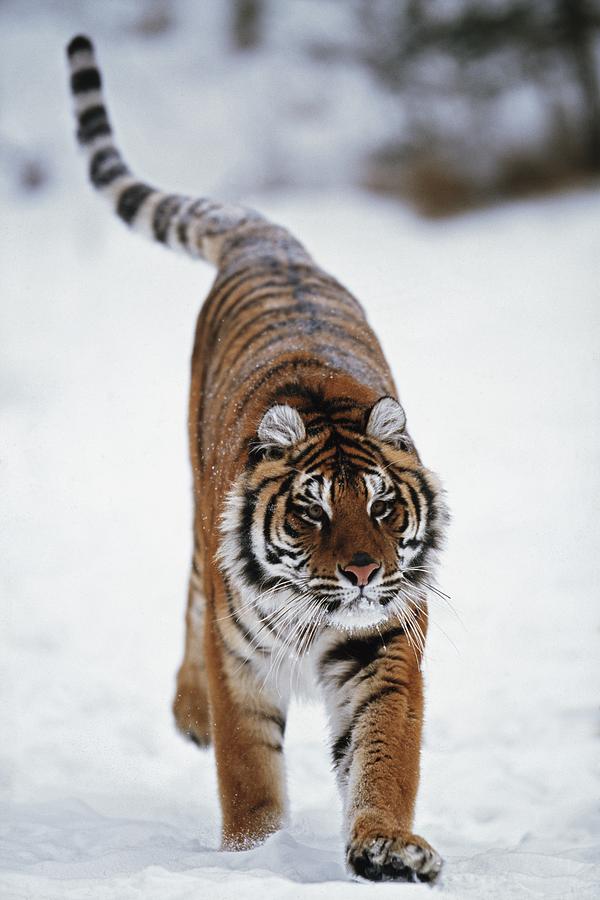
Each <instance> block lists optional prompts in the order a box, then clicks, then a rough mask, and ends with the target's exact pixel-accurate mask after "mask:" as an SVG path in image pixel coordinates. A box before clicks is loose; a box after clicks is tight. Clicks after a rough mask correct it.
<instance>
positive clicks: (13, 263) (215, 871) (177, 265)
mask: <svg viewBox="0 0 600 900" xmlns="http://www.w3.org/2000/svg"><path fill="white" fill-rule="evenodd" d="M59 24H60V23H59ZM26 25H27V23H26V22H25V20H23V22H22V23H21V24H20V26H19V27H20V30H19V29H18V28H17V25H14V28H13V32H12V33H13V36H14V47H13V45H12V44H10V42H8V41H6V40H5V41H4V42H3V43H4V50H5V55H4V60H3V62H2V65H3V67H4V66H7V63H10V61H11V60H12V61H13V62H16V59H17V55H18V54H21V53H22V48H23V46H27V47H29V48H30V49H31V50H32V52H36V53H37V55H38V58H39V60H40V67H41V75H40V76H39V78H38V79H37V80H36V82H35V84H33V82H32V81H29V80H27V72H26V71H25V68H24V67H23V66H21V67H19V66H17V65H15V67H14V70H13V74H12V75H11V71H7V80H6V83H7V85H8V88H7V90H6V97H5V100H6V105H7V120H8V121H9V122H11V121H14V122H16V121H17V120H18V119H19V103H18V101H19V97H21V98H22V97H23V96H25V97H28V98H29V100H30V104H31V105H30V107H29V109H30V110H31V109H35V110H38V109H39V112H40V121H41V123H42V124H41V126H40V128H41V130H42V131H44V129H47V133H48V134H50V133H52V135H53V136H52V141H53V144H52V146H53V153H54V154H55V159H56V160H60V163H57V165H59V173H60V178H59V180H58V181H57V183H55V184H54V185H53V186H50V187H49V188H48V189H47V190H46V192H45V193H42V194H37V195H31V196H30V197H29V198H27V197H25V198H23V197H20V196H16V195H15V194H14V192H13V193H8V194H7V195H6V197H5V202H4V229H3V231H4V234H3V240H2V242H0V271H1V272H2V323H1V331H2V334H3V337H4V352H3V356H2V361H1V362H0V367H1V368H0V372H1V376H2V377H1V382H0V383H1V385H2V399H3V404H2V409H3V413H2V427H1V430H0V461H1V469H0V473H1V475H0V477H1V479H2V488H1V490H2V498H3V500H2V528H1V532H0V556H1V558H2V560H3V566H2V570H1V575H0V577H1V582H0V583H1V590H2V599H3V603H2V607H1V612H0V616H1V626H0V646H1V652H0V679H1V683H2V685H3V688H4V690H3V698H2V701H1V703H0V733H1V734H2V736H3V740H2V742H1V743H0V808H1V813H0V896H1V897H2V898H3V900H5V898H6V900H17V898H19V900H20V898H26V897H32V896H35V897H43V898H44V900H54V898H61V900H63V898H67V900H69V898H73V900H80V898H83V897H94V898H102V900H104V898H106V900H112V898H119V900H128V898H144V900H152V898H161V900H171V898H173V900H175V898H176V900H183V898H188V897H189V898H192V897H194V898H203V897H207V898H208V897H210V898H219V900H221V898H223V900H225V898H236V900H237V898H240V897H244V898H246V897H248V898H252V897H257V896H260V897H261V898H262V900H269V898H286V897H298V896H301V897H306V898H313V897H314V898H325V897H326V898H327V900H336V898H348V897H351V898H357V900H359V898H360V897H362V896H364V897H366V896H373V894H372V892H373V891H377V892H382V893H383V894H384V895H385V896H391V895H393V896H403V897H404V896H406V897H410V896H419V895H420V896H423V897H424V896H428V894H427V892H428V890H429V889H428V888H427V887H426V886H417V885H389V884H388V885H379V886H376V887H374V886H373V885H368V884H359V883H353V882H350V881H348V880H347V876H346V874H345V872H344V868H343V846H342V840H341V837H340V830H341V809H340V804H339V800H338V797H337V793H336V788H335V784H334V779H333V775H332V773H331V770H330V764H329V755H328V751H327V741H326V723H325V719H324V716H323V713H322V711H321V710H320V708H319V707H316V706H310V705H297V706H295V707H294V709H293V710H292V715H291V718H290V724H289V732H288V734H287V735H286V755H287V764H288V772H289V793H290V820H289V824H288V825H287V826H286V828H285V829H284V830H283V831H282V832H280V833H279V834H277V835H275V836H274V837H272V838H271V839H270V840H269V841H267V843H266V844H265V845H264V846H262V847H259V848H256V849H254V850H252V851H248V852H244V853H237V854H234V853H223V852H220V851H219V850H218V849H217V848H218V840H219V836H218V832H219V813H218V803H217V796H216V785H215V773H214V762H213V758H212V754H211V753H210V752H203V751H199V750H198V749H197V748H196V747H194V746H192V745H191V744H187V743H185V742H184V741H183V740H182V739H181V738H180V737H179V736H178V735H177V734H176V733H175V731H174V728H173V725H172V721H171V715H170V710H169V705H170V702H171V699H172V692H173V688H174V674H175V670H176V667H177V665H178V663H179V660H180V654H181V652H182V647H183V611H184V605H185V593H186V581H187V568H188V564H189V558H190V553H191V540H190V538H191V528H190V523H191V503H190V482H191V479H190V472H189V467H188V463H187V458H186V455H187V450H186V430H185V418H186V401H187V398H186V391H187V382H188V369H189V355H190V350H191V342H192V336H193V329H194V323H195V317H196V315H197V311H198V308H199V305H200V302H201V299H202V297H203V296H204V295H205V294H206V291H207V290H208V288H209V285H210V283H211V280H212V277H213V272H212V271H211V269H210V268H209V267H208V266H205V265H203V264H201V263H193V262H190V261H188V260H185V259H181V258H179V257H176V256H175V255H173V254H169V253H168V252H166V251H164V250H162V249H161V248H158V247H156V246H152V245H150V244H148V243H144V242H143V241H141V240H137V239H135V238H134V237H132V236H130V235H129V234H127V232H126V230H125V229H124V228H123V227H122V226H121V224H120V223H118V222H117V221H113V220H112V219H110V217H109V216H108V214H107V211H106V209H105V208H104V206H103V204H102V202H101V200H99V199H98V198H95V197H93V196H92V195H91V191H90V190H89V188H88V187H87V185H86V184H85V181H84V174H83V172H82V160H81V159H78V158H77V153H76V150H75V148H74V146H72V141H71V137H72V126H71V123H70V121H69V118H68V114H67V106H66V99H65V97H64V96H63V95H61V93H60V90H61V88H62V86H63V84H64V80H65V76H64V70H63V68H62V59H61V57H60V47H61V45H62V43H63V42H64V39H65V38H66V37H68V36H69V35H66V34H64V33H62V25H61V27H60V28H59V27H58V25H57V24H54V25H53V24H52V23H51V22H47V23H43V27H42V26H39V28H38V30H37V31H36V30H35V29H34V28H33V26H31V27H29V26H28V25H27V27H26ZM73 30H75V28H74V29H73ZM17 38H19V39H20V40H21V43H19V40H17ZM23 41H24V42H25V43H24V44H23ZM50 45H52V46H53V48H55V49H56V53H55V58H52V59H51V62H49V61H48V58H44V52H45V53H46V57H48V52H47V51H48V46H50ZM44 48H45V51H44ZM43 51H44V52H43ZM53 52H54V50H53ZM155 52H156V51H155ZM109 55H110V54H109ZM102 56H103V58H104V57H105V56H106V53H105V52H104V48H103V52H102ZM125 59H126V55H125V53H124V51H123V49H121V51H120V60H121V61H120V65H121V67H122V66H123V60H125ZM106 65H107V68H108V62H107V64H106ZM137 65H141V63H140V61H139V60H137ZM138 71H139V70H138ZM134 77H135V73H134V74H133V75H132V74H131V73H129V74H128V73H127V72H126V71H123V70H122V71H121V73H120V74H117V73H114V74H113V73H112V72H111V81H113V80H115V79H116V82H117V83H119V79H120V84H121V85H126V83H127V82H129V83H130V87H129V88H128V89H127V90H125V88H124V94H125V97H127V96H128V91H129V94H131V95H133V94H134V93H135V92H134V89H133V87H132V86H131V83H132V82H133V81H134ZM165 77H166V76H165ZM60 79H62V81H61V80H60ZM21 83H22V84H23V85H24V87H23V91H22V92H21V94H19V91H18V90H17V87H18V86H19V87H20V85H21ZM44 86H45V87H44ZM48 86H50V87H51V89H52V96H48V100H47V105H46V106H44V105H43V103H42V101H41V99H40V98H41V97H43V95H44V94H43V92H44V90H46V91H47V90H48V89H49V88H48ZM188 93H189V89H188ZM125 102H126V101H125V100H121V103H120V104H117V103H115V104H113V105H114V106H115V107H117V106H119V107H120V108H119V109H118V110H117V109H115V113H114V115H115V119H116V120H117V121H118V133H119V135H121V134H123V139H122V142H123V145H124V149H125V152H126V156H127V157H128V159H130V160H131V162H132V163H133V164H134V165H136V166H138V167H139V168H140V171H143V172H144V173H148V174H149V175H151V176H153V177H154V178H155V180H157V181H158V180H160V181H161V184H162V183H164V186H165V187H171V186H174V187H178V186H180V187H182V188H183V189H187V190H194V184H195V183H196V182H198V181H201V180H202V178H203V177H204V176H205V175H206V181H205V183H206V185H207V186H208V187H210V188H211V189H214V186H215V185H216V184H217V182H218V180H219V179H218V177H217V176H216V175H214V176H213V175H212V168H211V167H213V166H216V162H215V160H214V159H211V160H209V163H208V164H204V163H203V162H202V160H200V161H198V155H197V154H198V147H197V145H195V144H194V142H193V141H192V142H191V145H190V146H191V148H192V149H186V148H185V146H183V145H184V144H185V141H184V138H182V139H181V144H182V145H181V146H180V144H179V141H178V138H177V135H178V115H179V113H178V112H177V110H176V112H175V115H174V117H173V118H174V121H175V124H171V125H169V124H168V123H169V118H170V115H171V110H170V109H169V107H168V106H167V107H166V108H165V107H160V105H159V107H158V109H157V113H156V116H155V117H153V116H151V115H149V114H148V113H146V116H147V118H146V119H144V120H143V121H142V120H137V124H136V123H135V122H133V121H132V120H133V119H134V115H133V112H131V114H130V115H129V119H130V124H129V126H127V125H125V126H124V127H121V126H122V119H123V118H127V116H124V115H123V113H124V110H125ZM180 102H181V104H182V106H183V104H184V101H180ZM117 111H118V113H119V115H117ZM26 112H27V111H25V113H24V112H23V110H21V111H20V117H21V118H20V122H21V127H22V129H23V133H27V129H28V127H29V126H30V121H31V119H32V116H31V115H30V114H29V113H27V114H26ZM216 121H217V120H216V119H214V118H213V119H212V122H213V123H216ZM127 127H128V128H129V131H127ZM136 128H137V129H138V131H139V133H138V134H137V136H136V135H135V134H133V132H134V131H135V129H136ZM155 128H156V129H158V131H157V132H156V134H155V132H154V129H155ZM215 128H216V131H215V130H213V131H212V132H211V138H210V140H211V141H213V142H214V146H215V147H216V146H217V145H219V146H220V145H222V146H223V151H224V153H226V152H227V146H226V145H227V144H228V142H229V141H230V140H231V134H230V125H227V126H226V123H225V124H224V125H223V127H222V128H221V130H220V131H219V129H218V128H217V126H216V124H215ZM184 130H185V129H184ZM217 131H218V141H217V139H216V137H215V134H216V133H217ZM125 132H127V138H126V137H125ZM161 140H162V141H164V142H165V144H166V142H167V141H168V142H169V146H171V142H172V145H173V147H174V150H175V153H174V157H173V158H171V157H170V156H169V153H168V152H166V153H161V151H160V148H159V147H158V144H159V143H160V141H161ZM219 142H220V144H219ZM152 166H154V167H155V168H154V171H152ZM190 172H191V173H192V175H191V176H189V173H190ZM159 175H164V178H163V179H162V180H161V179H159ZM169 176H170V177H169ZM186 179H187V180H186ZM237 199H240V200H242V201H244V202H247V203H248V204H250V205H253V206H255V207H257V208H260V209H261V211H263V212H265V213H267V214H269V215H271V216H272V217H273V218H274V219H276V220H277V221H278V222H280V223H281V224H283V225H286V226H287V227H289V228H290V229H292V231H293V232H294V233H295V234H297V236H298V237H299V238H300V239H301V240H303V241H305V243H306V244H307V246H308V248H309V249H310V250H311V251H312V252H313V254H314V255H315V257H316V258H317V260H318V261H319V263H320V264H321V265H323V267H325V268H327V269H328V270H330V271H331V272H332V273H333V274H334V275H336V276H337V277H338V278H340V280H342V281H343V282H344V283H346V284H347V285H348V287H349V288H350V289H351V290H352V291H353V292H354V293H355V294H356V295H357V296H358V297H359V298H360V299H361V300H362V302H363V303H364V304H365V307H366V309H367V311H368V315H369V318H370V321H371V323H372V324H373V326H374V327H375V330H376V331H377V333H378V334H379V335H380V337H381V339H382V342H383V345H384V349H385V351H386V354H387V356H388V359H389V360H390V361H391V363H392V366H393V369H394V373H395V375H396V378H397V383H398V385H399V388H400V392H401V397H402V401H403V404H404V406H405V409H406V412H407V416H408V422H409V427H410V430H411V433H412V435H413V437H414V438H415V441H416V443H417V446H418V447H419V449H420V452H421V454H422V456H423V458H424V461H425V463H426V464H428V465H429V466H431V467H432V468H433V469H434V470H436V471H437V472H439V474H440V475H441V477H442V479H443V481H444V484H445V485H446V487H447V490H448V496H449V503H450V506H451V509H452V512H453V523H452V526H451V531H450V541H449V546H448V549H447V551H446V554H445V557H444V565H443V571H442V578H441V583H442V585H443V587H444V588H445V590H447V591H448V593H450V594H451V595H452V598H453V606H454V608H455V609H456V612H457V613H458V616H459V618H458V619H457V618H456V617H455V616H454V615H453V613H452V612H451V611H450V610H448V609H447V608H446V607H445V606H444V604H442V603H441V602H440V604H439V605H435V606H434V607H433V608H432V619H433V623H432V627H431V630H430V635H429V643H428V654H427V665H426V679H427V698H428V703H427V725H426V735H425V745H424V752H423V772H422V782H421V789H420V796H419V804H418V810H417V820H416V829H417V831H418V832H419V833H421V834H423V835H424V836H425V837H426V838H427V839H428V840H430V841H431V843H432V844H433V845H434V846H435V847H436V849H438V850H439V851H440V852H441V853H442V855H443V856H444V858H445V860H446V866H445V870H444V874H443V879H442V883H441V885H440V887H439V888H436V892H437V894H438V895H440V896H444V897H447V898H465V897H466V898H471V897H472V898H484V897H485V898H486V900H495V898H507V897H508V898H511V897H515V898H521V897H532V898H538V897H555V898H560V900H563V898H570V897H572V898H577V900H580V898H583V900H586V898H592V897H597V896H598V895H599V894H600V839H599V838H600V811H599V808H598V788H599V783H598V758H599V752H598V751H599V746H598V722H597V713H596V707H597V693H598V691H597V688H598V669H599V666H598V649H597V644H598V603H597V594H598V574H599V573H598V562H597V559H598V554H597V550H596V547H597V537H598V530H597V527H596V518H595V513H596V511H597V508H598V499H599V488H600V484H599V481H600V479H599V474H598V465H597V458H598V457H597V448H598V441H599V437H600V433H599V432H600V426H599V417H598V400H597V396H598V391H597V382H598V347H599V346H600V308H599V305H598V285H599V284H600V259H599V257H598V252H597V222H598V217H599V215H600V197H599V196H598V194H596V193H592V192H579V193H572V194H570V195H564V196H557V197H553V198H549V199H545V200H539V201H535V202H533V201H531V202H522V203H518V204H511V205H507V206H504V207H501V208H497V209H495V210H489V211H485V212H478V213H474V214H470V215H465V216H462V217H461V218H457V219H454V220H451V221H445V222H434V223H431V222H429V223H426V222H423V221H421V220H419V219H418V218H416V217H415V216H414V215H413V214H412V213H410V212H408V211H407V210H405V209H403V208H401V207H398V206H395V205H392V204H390V203H386V202H384V201H381V200H374V199H373V198H369V197H367V196H364V195H360V194H356V193H353V192H351V191H349V190H347V189H344V190H341V189H340V190H339V191H337V192H335V193H334V192H329V193H327V192H323V191H319V192H318V193H317V192H313V193H310V192H308V191H296V192H292V191H288V192H287V193H285V192H283V191H279V192H273V193H271V194H261V195H258V194H257V195H255V196H249V195H246V196H240V197H238V198H237Z"/></svg>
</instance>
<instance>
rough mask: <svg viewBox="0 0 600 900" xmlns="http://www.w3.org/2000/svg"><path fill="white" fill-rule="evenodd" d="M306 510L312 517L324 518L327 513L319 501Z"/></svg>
mask: <svg viewBox="0 0 600 900" xmlns="http://www.w3.org/2000/svg"><path fill="white" fill-rule="evenodd" d="M306 511H307V513H308V515H309V516H310V517H311V519H322V518H323V516H324V515H325V510H324V509H323V507H322V506H319V504H318V503H311V504H310V506H309V507H308V509H307V510H306Z"/></svg>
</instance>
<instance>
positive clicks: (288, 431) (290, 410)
mask: <svg viewBox="0 0 600 900" xmlns="http://www.w3.org/2000/svg"><path fill="white" fill-rule="evenodd" d="M305 437H306V429H305V427H304V422H303V421H302V419H301V418H300V413H299V412H298V410H297V409H294V407H293V406H288V405H287V404H283V403H281V404H280V403H277V404H276V405H275V406H272V407H271V408H270V409H268V410H267V411H266V413H265V414H264V416H263V417H262V419H261V422H260V425H259V426H258V439H259V441H260V448H261V450H285V449H287V448H288V447H293V446H294V444H299V443H300V441H303V440H304V438H305Z"/></svg>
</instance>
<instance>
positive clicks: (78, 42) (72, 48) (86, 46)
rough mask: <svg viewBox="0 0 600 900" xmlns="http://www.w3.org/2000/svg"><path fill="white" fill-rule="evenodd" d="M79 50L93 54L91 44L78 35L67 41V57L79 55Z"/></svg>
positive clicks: (83, 36)
mask: <svg viewBox="0 0 600 900" xmlns="http://www.w3.org/2000/svg"><path fill="white" fill-rule="evenodd" d="M80 50H88V51H89V52H90V53H93V52H94V46H93V44H92V42H91V41H90V39H89V38H87V37H86V36H85V35H84V34H78V35H76V36H75V37H74V38H73V39H72V40H70V41H69V43H68V45H67V55H68V56H74V55H75V54H76V53H79V51H80Z"/></svg>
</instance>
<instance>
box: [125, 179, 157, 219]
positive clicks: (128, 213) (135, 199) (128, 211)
mask: <svg viewBox="0 0 600 900" xmlns="http://www.w3.org/2000/svg"><path fill="white" fill-rule="evenodd" d="M153 193H154V188H151V187H149V186H148V185H147V184H142V183H141V182H138V183H137V184H132V185H131V187H128V188H126V189H125V190H124V191H123V193H122V194H121V196H120V197H119V202H118V203H117V215H118V216H119V218H120V219H123V221H124V222H126V223H127V224H128V225H130V224H131V222H132V221H133V219H134V218H135V216H136V214H137V212H138V211H139V208H140V206H141V205H142V204H143V203H144V201H145V200H146V199H147V198H148V197H149V196H150V194H153Z"/></svg>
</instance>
